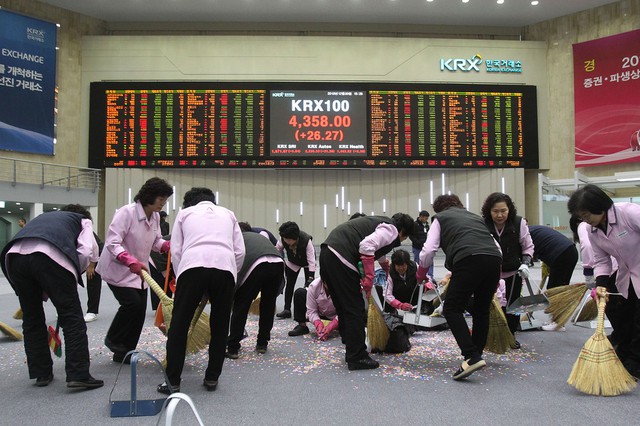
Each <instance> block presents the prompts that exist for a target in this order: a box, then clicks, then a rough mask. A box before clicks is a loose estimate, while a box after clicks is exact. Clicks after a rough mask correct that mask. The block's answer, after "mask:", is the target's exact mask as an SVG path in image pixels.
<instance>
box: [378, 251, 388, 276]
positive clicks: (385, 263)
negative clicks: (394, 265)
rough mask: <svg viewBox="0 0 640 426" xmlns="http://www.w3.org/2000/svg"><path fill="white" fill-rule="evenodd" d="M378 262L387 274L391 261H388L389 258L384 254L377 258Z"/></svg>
mask: <svg viewBox="0 0 640 426" xmlns="http://www.w3.org/2000/svg"><path fill="white" fill-rule="evenodd" d="M378 263H379V264H380V267H381V268H382V270H383V271H384V272H386V273H387V275H389V271H390V270H391V262H389V259H387V257H386V256H385V257H383V258H381V259H379V260H378Z"/></svg>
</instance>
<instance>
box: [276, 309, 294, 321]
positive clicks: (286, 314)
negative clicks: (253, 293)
mask: <svg viewBox="0 0 640 426" xmlns="http://www.w3.org/2000/svg"><path fill="white" fill-rule="evenodd" d="M276 316H277V317H278V318H280V319H286V318H291V311H290V310H289V309H285V310H283V311H282V312H278V313H277V314H276Z"/></svg>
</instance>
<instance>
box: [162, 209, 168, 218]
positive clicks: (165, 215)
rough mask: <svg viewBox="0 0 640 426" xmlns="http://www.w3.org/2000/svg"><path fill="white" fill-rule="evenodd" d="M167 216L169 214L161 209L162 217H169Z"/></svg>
mask: <svg viewBox="0 0 640 426" xmlns="http://www.w3.org/2000/svg"><path fill="white" fill-rule="evenodd" d="M167 216H168V213H167V212H165V211H164V210H161V211H160V217H167Z"/></svg>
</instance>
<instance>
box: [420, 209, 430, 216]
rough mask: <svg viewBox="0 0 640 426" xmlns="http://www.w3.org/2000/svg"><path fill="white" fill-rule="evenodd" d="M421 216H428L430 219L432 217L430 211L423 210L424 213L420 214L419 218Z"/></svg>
mask: <svg viewBox="0 0 640 426" xmlns="http://www.w3.org/2000/svg"><path fill="white" fill-rule="evenodd" d="M420 216H426V217H429V216H430V215H429V212H428V211H426V210H422V211H421V212H420V213H419V214H418V217H420Z"/></svg>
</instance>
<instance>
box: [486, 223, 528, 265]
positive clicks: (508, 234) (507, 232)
mask: <svg viewBox="0 0 640 426" xmlns="http://www.w3.org/2000/svg"><path fill="white" fill-rule="evenodd" d="M521 221H522V217H520V216H516V217H515V219H514V220H513V221H510V220H507V221H506V222H505V224H504V229H503V230H502V234H501V235H498V233H497V232H496V227H495V225H494V224H493V220H492V219H491V218H488V219H485V224H486V225H487V228H488V229H489V232H491V235H493V238H495V239H496V241H497V242H498V243H500V248H501V249H502V271H503V272H511V271H515V270H517V269H518V268H519V267H520V264H521V259H522V247H520V222H521Z"/></svg>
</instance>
